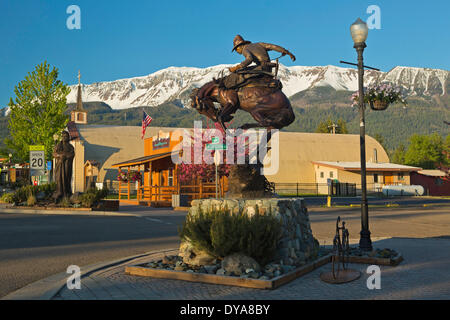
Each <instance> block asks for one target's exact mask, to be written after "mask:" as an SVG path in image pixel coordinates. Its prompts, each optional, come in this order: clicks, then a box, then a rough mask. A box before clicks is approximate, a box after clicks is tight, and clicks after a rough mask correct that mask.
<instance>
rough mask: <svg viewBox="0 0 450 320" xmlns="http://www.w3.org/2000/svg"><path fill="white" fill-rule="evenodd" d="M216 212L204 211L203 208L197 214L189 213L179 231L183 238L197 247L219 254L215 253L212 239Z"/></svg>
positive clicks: (212, 253)
mask: <svg viewBox="0 0 450 320" xmlns="http://www.w3.org/2000/svg"><path fill="white" fill-rule="evenodd" d="M214 214H215V213H214V212H203V211H202V210H199V212H198V213H197V214H196V215H192V214H188V215H187V216H186V220H185V221H184V223H183V226H182V229H181V230H179V233H180V237H181V239H182V240H187V241H189V242H191V243H192V245H193V246H194V247H195V248H197V249H200V250H204V251H206V252H208V253H209V254H211V255H213V256H217V255H216V254H214V248H213V246H212V241H211V224H212V222H213V220H214Z"/></svg>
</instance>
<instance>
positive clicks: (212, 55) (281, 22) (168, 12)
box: [0, 0, 450, 107]
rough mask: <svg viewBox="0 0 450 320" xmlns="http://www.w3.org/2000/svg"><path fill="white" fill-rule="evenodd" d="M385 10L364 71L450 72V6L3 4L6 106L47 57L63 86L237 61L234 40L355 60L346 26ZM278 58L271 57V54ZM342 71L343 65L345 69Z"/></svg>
mask: <svg viewBox="0 0 450 320" xmlns="http://www.w3.org/2000/svg"><path fill="white" fill-rule="evenodd" d="M71 4H76V5H78V6H79V7H80V9H81V30H69V29H67V27H66V20H67V18H68V17H69V14H67V13H66V9H67V7H68V6H69V5H71ZM369 5H377V6H379V7H380V9H381V29H380V30H375V29H374V30H370V31H369V36H368V39H367V41H366V43H367V46H368V47H367V48H366V50H365V55H364V57H365V62H366V64H367V65H370V66H374V67H378V68H381V69H382V70H383V71H388V70H390V69H391V68H393V67H395V66H397V65H402V66H413V67H428V68H440V69H445V70H449V67H450V54H449V53H450V50H449V49H450V41H449V40H450V22H449V21H450V19H449V16H450V1H448V0H428V1H418V0H417V1H416V0H409V1H406V0H371V1H364V0H353V1H352V0H335V1H334V0H329V1H300V0H290V1H283V0H278V1H275V0H255V1H243V0H241V1H234V0H227V1H217V0H208V1H207V0H205V1H204V0H201V1H195V0H191V1H186V0H184V1H179V0H170V1H161V0H158V1H153V0H135V1H132V0H130V1H125V0H120V1H119V0H109V1H103V0H95V1H94V0H71V1H66V0H57V1H56V0H47V1H42V0H0V36H1V39H2V43H1V44H2V46H1V50H0V107H2V106H5V105H6V104H7V103H8V101H9V98H10V97H13V96H14V92H13V90H14V86H15V85H16V84H17V83H18V82H19V81H20V80H22V79H23V78H24V77H25V75H26V74H27V72H29V71H32V70H33V69H34V67H35V65H36V64H39V63H41V62H43V61H44V60H47V61H48V62H49V63H50V64H51V65H53V66H56V67H57V68H58V69H59V70H60V79H61V80H63V81H64V82H65V83H68V84H74V83H76V82H77V72H78V69H81V73H82V82H83V83H92V82H97V81H108V80H116V79H120V78H127V77H134V76H142V75H147V74H150V73H152V72H155V71H157V70H159V69H162V68H166V67H169V66H192V67H207V66H211V65H216V64H222V63H238V62H240V61H242V56H240V55H238V54H236V53H235V52H234V53H231V49H232V40H233V38H234V36H235V35H236V34H241V35H242V36H243V37H244V38H245V39H248V40H250V41H252V42H258V41H264V42H271V43H275V44H279V45H282V46H284V47H286V48H287V49H289V50H290V51H292V52H293V53H294V54H295V55H296V56H297V61H295V62H294V63H292V62H291V61H290V59H289V58H287V57H286V58H283V59H282V61H281V62H282V63H283V64H286V65H306V66H313V65H339V60H341V59H342V60H346V61H355V60H356V57H355V51H354V49H353V42H352V39H351V37H350V32H349V27H350V24H352V23H353V22H354V21H355V20H356V18H358V17H361V19H363V20H366V19H367V18H368V17H369V16H370V14H368V13H366V9H367V7H368V6H369ZM272 57H274V55H273V56H272ZM341 66H345V65H341Z"/></svg>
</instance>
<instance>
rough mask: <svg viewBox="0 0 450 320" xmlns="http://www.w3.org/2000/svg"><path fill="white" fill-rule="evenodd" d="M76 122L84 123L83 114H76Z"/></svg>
mask: <svg viewBox="0 0 450 320" xmlns="http://www.w3.org/2000/svg"><path fill="white" fill-rule="evenodd" d="M77 120H78V121H84V119H83V114H82V113H78V114H77Z"/></svg>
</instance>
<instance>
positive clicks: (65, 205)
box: [59, 197, 70, 208]
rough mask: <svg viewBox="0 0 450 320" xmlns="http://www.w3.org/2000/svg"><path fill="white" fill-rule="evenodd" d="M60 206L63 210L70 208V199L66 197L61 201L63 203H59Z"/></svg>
mask: <svg viewBox="0 0 450 320" xmlns="http://www.w3.org/2000/svg"><path fill="white" fill-rule="evenodd" d="M59 205H60V206H61V207H63V208H68V207H70V199H69V198H68V197H64V198H62V199H61V202H60V203H59Z"/></svg>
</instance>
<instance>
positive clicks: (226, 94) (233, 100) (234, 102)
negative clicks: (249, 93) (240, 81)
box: [218, 90, 239, 123]
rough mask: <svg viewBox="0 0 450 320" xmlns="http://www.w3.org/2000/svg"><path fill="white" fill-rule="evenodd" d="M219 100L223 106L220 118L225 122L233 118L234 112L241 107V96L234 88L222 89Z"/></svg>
mask: <svg viewBox="0 0 450 320" xmlns="http://www.w3.org/2000/svg"><path fill="white" fill-rule="evenodd" d="M218 94H219V97H218V101H219V103H220V104H221V106H222V110H221V111H220V112H219V119H220V120H221V121H222V122H223V123H225V122H228V121H231V119H233V116H232V114H233V113H235V112H236V111H237V109H239V98H238V95H237V92H236V91H234V90H220V91H219V92H218Z"/></svg>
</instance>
